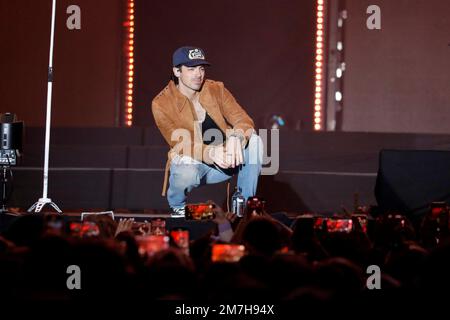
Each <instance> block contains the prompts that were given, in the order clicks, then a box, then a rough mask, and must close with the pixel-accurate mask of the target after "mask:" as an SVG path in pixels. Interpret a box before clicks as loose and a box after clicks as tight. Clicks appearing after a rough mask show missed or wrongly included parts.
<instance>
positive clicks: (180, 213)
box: [170, 207, 186, 218]
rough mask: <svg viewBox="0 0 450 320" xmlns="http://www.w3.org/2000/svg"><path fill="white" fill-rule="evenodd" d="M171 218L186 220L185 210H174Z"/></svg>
mask: <svg viewBox="0 0 450 320" xmlns="http://www.w3.org/2000/svg"><path fill="white" fill-rule="evenodd" d="M170 217H171V218H185V217H186V214H185V210H184V207H182V208H172V212H171V213H170Z"/></svg>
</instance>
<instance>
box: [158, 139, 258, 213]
mask: <svg viewBox="0 0 450 320" xmlns="http://www.w3.org/2000/svg"><path fill="white" fill-rule="evenodd" d="M243 154H244V163H243V164H242V165H240V166H239V167H235V168H229V169H219V168H218V167H215V166H213V165H207V164H205V163H203V162H199V161H196V160H193V159H192V158H188V157H186V156H181V157H178V158H176V159H174V160H173V161H172V163H171V165H170V177H169V189H168V191H167V200H168V201H169V206H170V207H171V208H172V209H175V208H183V207H184V206H185V204H186V199H187V195H188V194H189V192H191V191H192V189H193V188H196V187H199V186H202V185H205V184H212V183H219V182H222V181H226V180H229V179H230V178H231V177H233V176H234V175H235V174H237V175H238V180H237V185H238V187H240V188H241V190H242V195H243V196H244V197H245V199H248V198H249V197H251V196H254V195H255V194H256V188H257V185H258V177H259V174H260V173H261V167H262V154H263V143H262V140H261V138H260V137H259V136H258V135H257V134H252V136H251V137H250V140H249V142H248V144H247V147H246V148H245V149H244V152H243ZM186 158H188V159H186Z"/></svg>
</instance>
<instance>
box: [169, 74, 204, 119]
mask: <svg viewBox="0 0 450 320" xmlns="http://www.w3.org/2000/svg"><path fill="white" fill-rule="evenodd" d="M168 88H169V91H170V93H171V94H172V95H173V96H174V97H175V104H176V106H177V108H178V111H179V112H181V111H183V109H184V106H185V105H186V104H188V103H189V102H188V100H189V99H188V98H187V97H186V96H185V95H184V94H182V93H181V92H180V90H178V88H177V86H176V85H175V83H174V82H173V81H172V80H170V82H169V85H168ZM199 101H200V104H201V105H202V106H203V107H204V108H205V109H208V105H209V104H211V94H210V92H209V85H208V80H205V83H204V84H203V87H202V90H201V91H200V97H199ZM207 111H208V110H207Z"/></svg>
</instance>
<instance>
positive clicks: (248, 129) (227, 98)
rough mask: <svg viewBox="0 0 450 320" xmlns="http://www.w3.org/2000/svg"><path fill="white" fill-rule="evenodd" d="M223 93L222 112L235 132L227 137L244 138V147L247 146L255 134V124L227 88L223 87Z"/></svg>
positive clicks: (231, 132)
mask: <svg viewBox="0 0 450 320" xmlns="http://www.w3.org/2000/svg"><path fill="white" fill-rule="evenodd" d="M221 91H222V92H221V97H222V103H221V108H222V110H221V111H222V114H223V116H224V117H225V119H226V120H227V122H228V123H229V124H230V125H231V126H232V127H233V130H231V131H230V132H227V137H228V136H230V135H233V134H234V135H238V136H239V137H243V138H244V139H243V145H245V144H246V143H247V141H248V140H249V139H250V136H251V135H252V133H253V132H255V124H254V122H253V120H252V119H251V118H250V116H249V115H248V114H247V112H245V110H244V109H243V108H242V107H241V106H240V105H239V103H237V101H236V99H235V98H234V97H233V95H232V94H231V93H230V91H228V89H227V88H225V86H223V85H221Z"/></svg>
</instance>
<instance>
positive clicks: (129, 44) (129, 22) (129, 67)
mask: <svg viewBox="0 0 450 320" xmlns="http://www.w3.org/2000/svg"><path fill="white" fill-rule="evenodd" d="M127 2H128V3H127V15H126V21H125V28H126V32H125V56H126V58H125V59H126V63H125V79H126V80H125V95H124V96H125V103H124V105H125V112H124V115H125V119H124V123H125V125H126V126H127V127H131V126H132V125H133V82H134V0H128V1H127Z"/></svg>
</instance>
